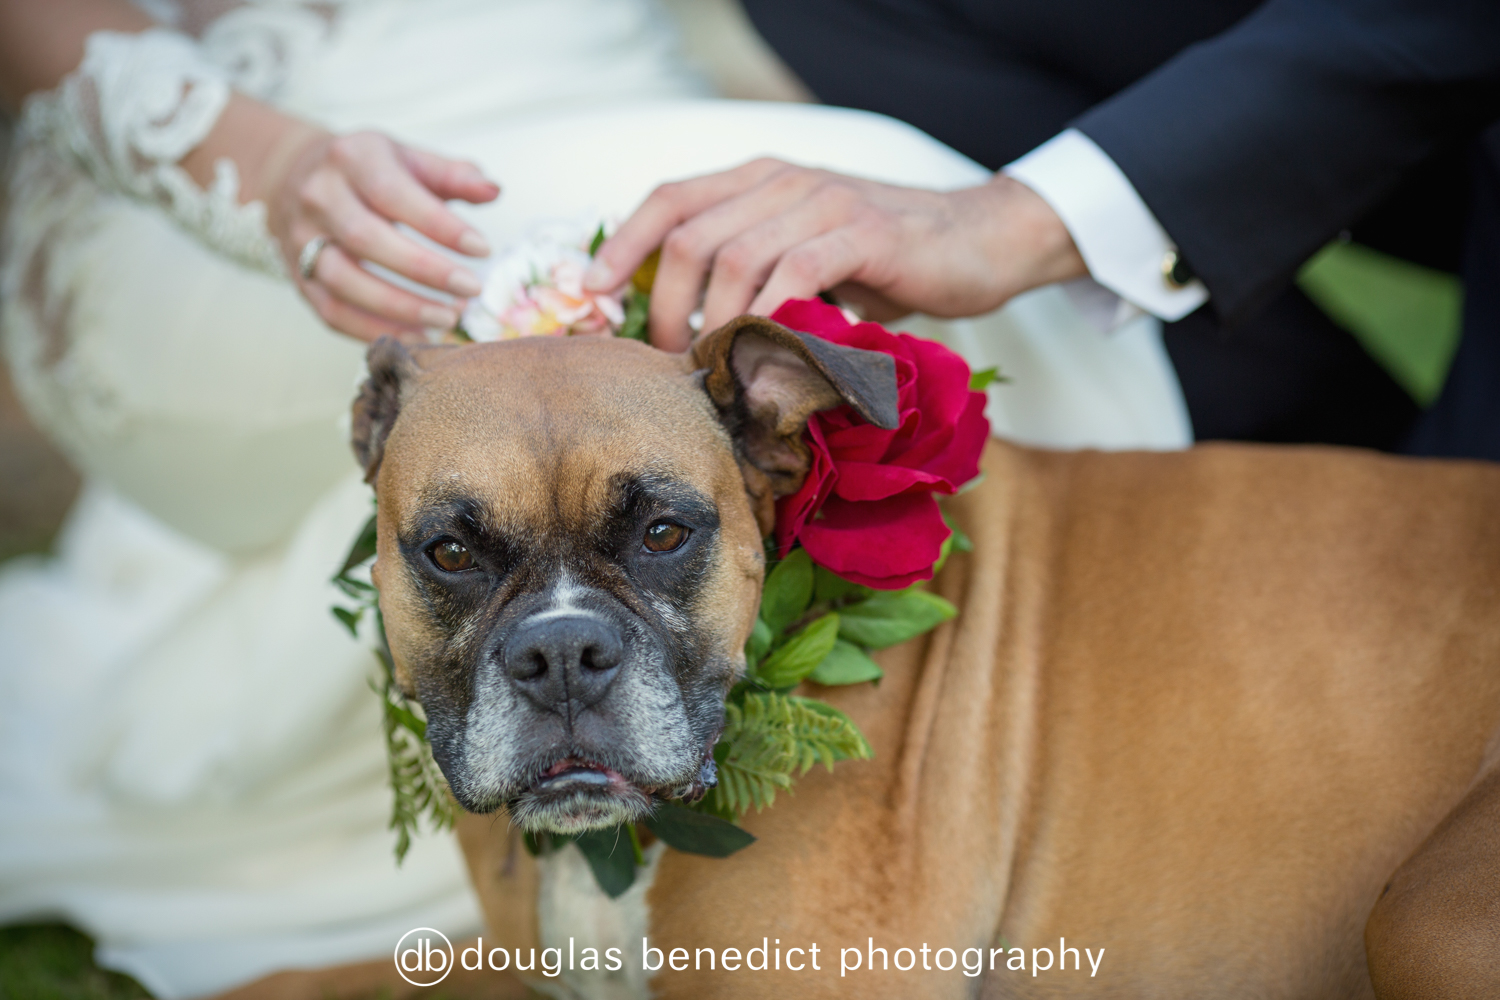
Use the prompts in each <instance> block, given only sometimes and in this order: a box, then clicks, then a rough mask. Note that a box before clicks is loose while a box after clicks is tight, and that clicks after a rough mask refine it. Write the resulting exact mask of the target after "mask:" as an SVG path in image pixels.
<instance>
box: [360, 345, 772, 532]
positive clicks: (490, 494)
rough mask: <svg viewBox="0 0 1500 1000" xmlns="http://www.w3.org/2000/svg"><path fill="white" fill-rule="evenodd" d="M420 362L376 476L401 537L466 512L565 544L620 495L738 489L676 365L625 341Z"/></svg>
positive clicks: (702, 402)
mask: <svg viewBox="0 0 1500 1000" xmlns="http://www.w3.org/2000/svg"><path fill="white" fill-rule="evenodd" d="M487 348H492V349H487ZM421 360H422V364H423V368H422V371H421V373H420V375H418V376H417V377H416V378H414V379H411V380H410V384H409V385H408V386H407V387H406V389H405V391H404V394H403V397H402V400H401V419H400V421H399V422H396V423H395V426H394V427H393V428H392V429H391V431H390V436H389V438H388V439H387V441H386V444H385V449H384V458H383V461H382V463H381V469H380V472H379V494H380V497H381V503H382V505H383V506H386V505H388V509H389V510H390V512H391V513H392V514H394V515H395V517H396V519H397V522H398V523H400V524H402V525H403V526H405V524H406V522H409V520H410V519H412V518H416V517H420V516H421V512H422V511H424V510H428V509H431V508H432V507H433V506H434V505H446V504H451V503H455V502H462V501H465V500H472V501H473V502H475V503H478V504H480V505H482V507H483V508H484V509H485V510H484V513H485V514H486V515H487V516H488V518H489V519H490V520H491V521H492V522H494V523H496V526H497V527H504V528H506V529H508V530H509V531H511V532H517V533H523V532H545V533H547V534H552V533H563V534H577V533H579V532H587V531H588V530H590V528H591V527H592V526H593V525H594V524H595V523H597V521H598V519H599V518H600V517H601V516H603V515H604V514H605V513H606V512H608V511H610V510H612V509H614V508H616V507H617V506H618V505H619V504H620V502H621V499H622V498H621V496H620V491H621V490H622V489H624V488H627V486H628V484H630V483H632V482H641V481H644V482H647V483H652V484H655V485H656V486H657V487H658V488H660V489H666V490H671V489H673V488H674V485H675V487H676V488H678V489H679V490H681V491H683V492H696V493H698V494H701V495H703V496H706V497H714V496H718V495H732V494H734V493H736V492H738V491H740V490H742V489H743V487H742V485H741V479H740V476H739V471H738V468H737V466H736V465H735V462H734V456H733V449H732V446H731V443H730V441H729V438H728V435H727V434H726V433H725V431H724V430H723V427H722V425H721V424H720V423H719V421H718V420H717V419H716V417H715V414H714V411H713V407H712V404H711V403H710V402H709V400H708V398H707V397H706V396H705V394H704V393H703V391H702V389H701V387H700V386H699V385H698V383H697V380H696V379H695V378H694V377H693V376H692V375H691V373H690V371H689V368H688V364H687V362H686V361H685V359H683V358H680V357H674V356H671V355H667V354H663V353H661V352H657V351H652V350H650V349H648V348H645V347H644V346H643V345H640V344H637V343H634V342H631V341H621V340H603V341H600V340H593V339H589V340H584V339H582V338H579V339H572V338H569V339H563V338H555V339H554V338H536V340H534V341H531V342H523V343H511V344H506V345H503V346H502V345H483V346H479V347H470V348H465V349H463V350H462V351H461V352H460V351H454V352H450V353H446V354H443V353H439V354H436V355H427V356H424V357H422V359H421ZM474 513H475V514H478V513H479V511H477V510H476V511H475V512H474Z"/></svg>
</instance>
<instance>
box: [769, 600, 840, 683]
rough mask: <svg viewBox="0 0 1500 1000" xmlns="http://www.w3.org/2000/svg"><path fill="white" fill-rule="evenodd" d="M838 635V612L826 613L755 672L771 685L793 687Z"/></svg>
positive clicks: (813, 665)
mask: <svg viewBox="0 0 1500 1000" xmlns="http://www.w3.org/2000/svg"><path fill="white" fill-rule="evenodd" d="M809 576H811V574H809ZM809 582H810V581H809ZM838 635H839V616H838V615H834V614H828V615H824V616H823V617H821V618H819V619H817V620H816V621H814V622H813V623H812V624H811V625H809V626H807V627H806V628H804V629H803V630H802V631H800V632H798V633H797V634H796V635H794V636H792V638H791V639H790V640H788V641H787V644H786V645H785V646H782V647H781V648H780V649H778V650H776V652H774V653H772V654H771V656H770V658H768V659H767V660H766V661H765V662H764V663H762V664H761V665H760V666H759V667H758V668H757V669H756V671H755V675H756V677H758V678H759V679H760V680H761V682H762V683H764V684H765V685H767V686H768V687H773V688H789V687H794V686H795V685H797V684H799V683H800V682H801V681H802V678H804V677H806V676H807V675H808V674H810V673H812V672H813V670H814V669H816V668H817V666H818V664H820V663H822V662H823V658H824V657H826V656H827V655H828V654H829V652H831V651H832V649H833V644H834V643H835V642H837V641H838Z"/></svg>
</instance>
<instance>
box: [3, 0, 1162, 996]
mask: <svg viewBox="0 0 1500 1000" xmlns="http://www.w3.org/2000/svg"><path fill="white" fill-rule="evenodd" d="M142 5H143V6H147V7H149V9H151V10H152V12H153V13H155V14H156V15H157V16H158V17H159V18H161V19H163V20H164V21H167V22H168V23H176V24H178V25H180V26H181V27H182V29H183V30H184V31H187V32H189V33H191V34H192V35H193V37H196V38H199V39H201V42H200V43H198V44H201V46H202V49H203V51H204V52H206V53H207V58H209V59H211V60H217V62H218V64H219V65H220V66H222V67H224V72H225V73H227V74H229V78H230V79H232V80H233V81H234V82H235V84H236V85H237V86H240V87H242V88H243V89H246V90H248V91H249V92H251V93H254V94H256V95H257V96H261V97H263V98H265V99H267V100H271V101H273V102H274V103H276V104H277V105H278V106H280V107H282V108H283V109H285V110H287V111H289V112H291V113H294V114H297V115H301V116H304V117H306V118H308V119H311V120H314V121H317V122H319V123H322V124H324V125H326V126H328V127H331V128H334V129H340V130H345V129H354V128H360V127H375V128H380V129H384V130H387V131H389V132H392V133H394V134H395V135H397V136H398V137H400V138H402V139H403V140H405V141H408V142H412V143H416V144H420V145H423V146H426V147H429V148H432V149H435V150H438V151H440V152H443V153H447V154H450V155H460V156H467V157H471V158H473V159H474V160H476V161H477V162H479V163H480V164H481V165H482V166H483V167H484V168H485V170H486V171H487V172H488V173H489V174H490V175H491V176H492V177H494V178H496V179H497V180H498V181H499V182H500V183H501V184H502V185H503V186H504V189H505V191H504V194H503V196H502V198H501V199H500V201H499V202H498V203H496V204H494V205H492V206H485V207H480V208H469V207H464V208H462V209H461V211H462V212H463V213H464V214H465V215H466V216H468V217H470V218H471V219H472V220H473V221H474V223H475V224H476V225H477V226H479V227H480V228H481V229H482V230H484V231H485V232H486V234H487V235H488V236H489V238H490V239H491V241H492V243H493V245H495V246H496V247H497V248H502V247H504V246H505V245H506V244H507V243H510V242H513V241H514V240H516V239H518V238H520V237H522V236H524V234H525V233H526V232H528V231H529V230H530V229H531V228H533V227H535V226H536V225H537V224H538V223H539V222H542V221H548V220H556V219H580V218H596V217H601V216H613V217H616V218H622V217H623V216H624V215H625V214H627V213H628V212H629V210H630V209H631V208H632V207H633V206H634V205H635V204H636V203H637V202H638V201H639V200H640V199H641V198H642V197H644V196H645V194H646V193H647V192H648V191H649V190H650V189H651V187H652V186H653V185H655V184H656V183H659V182H660V181H662V180H666V179H670V178H674V177H681V176H687V175H691V174H694V173H699V172H703V171H708V170H713V169H718V168H723V167H727V166H730V165H733V164H735V163H738V162H742V161H743V160H746V159H748V158H750V157H752V156H756V155H762V154H774V155H777V156H781V157H783V158H786V159H789V160H794V161H798V162H802V163H808V164H814V165H821V166H826V167H830V168H833V169H837V170H842V171H845V172H850V173H857V174H861V175H864V176H869V177H874V178H878V179H882V180H888V181H893V182H900V183H906V184H913V185H921V186H926V187H934V188H949V187H957V186H963V185H968V184H973V183H977V182H980V181H982V180H983V179H984V178H985V177H986V176H987V175H986V173H985V172H984V171H983V170H982V169H981V168H979V167H978V166H977V165H975V164H973V163H972V162H970V161H968V160H966V159H965V158H963V157H962V156H959V155H958V154H956V153H954V152H953V151H951V150H949V149H948V148H946V147H944V146H942V145H940V144H939V143H937V142H935V141H933V140H932V139H929V138H927V137H926V136H924V135H922V134H921V133H919V132H917V131H915V130H913V129H911V128H908V127H906V126H904V125H901V124H899V123H896V122H893V121H890V120H887V119H883V118H880V117H878V116H874V115H868V114H862V113H856V112H849V111H840V110H834V109H827V108H819V107H812V106H800V105H785V104H782V105H776V104H753V103H734V102H725V101H714V100H709V99H707V97H708V95H707V92H706V89H705V87H704V85H703V84H702V83H701V82H700V81H699V80H698V78H697V77H695V76H694V75H693V73H692V72H690V71H689V70H688V69H687V68H686V67H685V65H684V64H683V63H682V62H681V61H680V59H679V57H678V55H677V53H676V50H675V49H674V43H673V40H672V39H673V35H672V26H671V24H670V23H669V21H667V20H666V19H665V18H664V15H663V14H662V12H661V11H659V10H657V9H656V8H655V7H654V6H653V5H652V3H651V2H650V0H420V2H419V0H347V2H344V3H334V4H328V3H322V4H317V5H313V4H306V5H302V4H297V3H292V2H287V0H264V2H257V3H248V4H239V5H234V4H225V3H220V2H216V0H185V2H183V3H179V4H174V3H170V2H168V0H157V2H153V3H149V4H147V3H144V2H143V3H142ZM226 8H228V13H224V11H225V10H226ZM210 14H211V15H212V16H211V17H210V16H209V15H210ZM179 97H180V94H178V95H177V96H175V97H173V98H172V99H173V100H177V99H178V98H179ZM25 143H26V140H25V138H24V129H23V139H22V144H21V148H20V149H19V150H18V151H17V153H16V156H17V162H18V163H20V164H21V165H22V166H26V165H28V164H29V167H30V168H31V172H30V173H29V174H26V173H24V171H23V172H22V173H18V175H17V177H18V180H17V181H15V182H13V184H12V189H11V199H12V201H11V204H12V212H11V215H10V217H9V219H8V223H7V231H6V233H5V239H6V256H5V259H4V261H3V265H0V280H3V286H0V289H3V290H0V310H3V312H0V319H3V324H4V327H3V329H4V338H5V349H6V352H7V357H8V360H9V363H10V365H11V369H12V372H13V375H14V377H15V379H16V382H17V386H18V389H19V391H20V393H21V395H22V397H23V399H24V401H25V403H26V405H27V407H28V409H29V410H30V412H31V414H32V415H33V417H34V418H35V420H36V421H37V423H38V424H39V426H41V427H42V428H44V430H46V432H47V433H48V434H49V435H50V436H51V437H52V438H53V439H54V440H55V441H56V442H57V443H58V444H59V445H60V446H61V447H62V448H63V449H64V450H65V451H66V453H67V454H68V455H69V456H70V457H71V459H72V460H73V461H74V463H75V464H76V465H77V467H78V468H79V469H80V470H81V471H82V473H83V475H84V479H85V489H84V492H83V494H82V496H81V497H80V499H79V501H78V503H77V505H76V507H75V509H74V510H73V511H72V512H71V514H70V515H69V517H68V520H67V523H66V525H65V527H64V529H63V531H62V533H61V535H60V537H59V539H58V542H57V548H56V552H55V554H54V555H53V556H52V557H50V558H47V559H30V558H28V559H21V560H16V561H13V562H12V563H10V564H8V565H6V566H5V567H3V568H0V922H6V921H17V920H30V919H41V918H53V917H58V918H62V919H66V920H69V921H71V922H73V923H75V924H77V925H78V926H80V927H81V928H83V929H84V930H86V931H88V932H89V933H90V934H92V935H94V936H95V937H96V939H97V940H98V941H99V945H100V948H99V959H100V961H101V962H103V963H104V964H106V965H110V966H113V967H115V968H120V969H123V970H125V971H128V972H130V973H132V974H134V975H135V976H137V977H138V978H139V979H140V980H141V981H142V982H144V983H145V984H146V985H147V986H148V988H150V989H152V990H153V991H154V992H155V993H157V994H158V995H159V996H162V997H184V996H195V995H200V994H203V993H208V992H213V991H217V990H222V989H225V988H228V987H230V986H233V985H235V984H237V983H240V982H243V981H246V980H249V979H252V978H254V977H257V976H260V975H264V974H266V973H268V972H271V971H274V970H276V969H279V968H286V967H295V966H321V965H328V964H333V963H337V962H347V961H356V960H363V959H368V958H373V957H379V956H382V955H385V954H389V949H391V948H392V947H393V946H394V943H395V942H396V940H397V939H398V938H399V937H400V936H401V935H402V934H403V933H404V932H405V931H407V930H409V929H410V928H412V927H416V926H432V927H437V928H440V929H442V930H444V931H445V932H446V933H447V934H448V935H449V937H450V938H455V939H456V938H458V937H462V936H465V935H469V934H473V933H475V932H477V931H478V930H479V929H480V917H479V913H478V908H477V905H476V903H475V900H474V898H473V896H472V894H471V892H470V890H469V888H468V886H467V882H466V878H465V874H464V870H463V864H462V859H461V857H460V856H459V853H458V851H457V849H456V846H455V844H454V843H453V841H452V839H451V838H450V837H449V836H447V835H440V836H424V837H420V838H418V839H417V841H416V843H415V844H414V846H413V848H412V850H411V853H410V854H409V855H408V857H407V859H406V862H405V865H404V866H403V867H400V868H398V867H397V866H396V864H395V862H394V859H393V856H392V844H393V838H392V834H391V833H390V832H389V831H388V830H387V828H386V822H387V818H388V814H389V807H390V800H389V792H388V789H387V785H386V774H385V759H384V751H383V746H382V741H381V736H380V721H379V706H378V702H377V700H376V698H375V697H374V696H373V695H372V694H371V692H370V690H369V689H368V686H367V684H368V680H369V678H370V677H371V676H372V673H373V670H374V662H373V660H372V658H371V654H370V652H369V650H368V649H367V648H366V647H365V646H363V645H362V644H360V643H358V642H355V641H353V640H351V639H350V637H349V636H348V635H347V634H346V633H345V632H344V630H343V629H342V628H341V627H340V626H339V624H338V623H337V622H336V621H335V620H334V619H333V617H332V616H331V615H330V613H329V607H330V605H332V604H334V603H336V602H337V601H338V595H337V593H336V592H335V591H334V590H333V589H332V588H331V586H329V584H328V578H329V576H330V574H331V573H332V572H333V571H334V570H335V569H336V568H337V566H338V564H339V562H340V560H341V558H342V556H343V554H344V552H345V551H346V549H347V548H348V546H349V543H350V541H351V538H352V536H353V534H354V533H355V532H356V530H357V529H358V528H359V526H360V525H361V523H362V522H363V520H364V518H365V517H366V516H367V515H368V513H369V510H370V497H369V493H368V490H367V489H366V488H365V487H364V486H363V484H362V483H361V482H360V481H359V476H358V474H357V472H356V471H355V468H354V463H353V460H352V458H351V457H350V455H349V452H348V448H347V445H346V441H345V436H346V428H347V419H346V416H345V415H346V413H347V409H348V405H349V402H350V399H351V398H352V395H353V393H354V390H355V387H356V384H357V382H358V380H359V378H360V376H361V370H362V363H363V362H362V347H361V345H359V344H357V343H355V342H354V341H352V340H348V339H345V338H342V337H339V336H336V335H334V334H332V333H330V332H329V331H328V330H327V329H326V328H324V327H323V326H322V325H321V324H320V322H319V321H318V319H317V318H316V316H315V315H314V314H313V313H312V311H311V310H310V309H309V308H308V307H307V306H306V305H305V304H304V303H303V302H302V300H301V299H300V298H299V297H298V295H297V294H296V292H295V290H294V289H293V288H292V286H291V285H290V284H289V283H288V282H286V281H285V280H284V279H282V278H280V277H277V276H274V275H272V274H268V273H263V272H262V271H257V270H255V269H253V268H252V267H249V266H246V263H244V262H249V263H252V264H253V263H255V262H256V261H257V260H259V261H260V262H261V263H262V265H264V264H265V257H264V255H263V254H262V256H261V257H259V258H258V257H257V256H256V255H257V253H261V252H262V251H263V250H264V244H263V243H257V242H256V239H254V238H247V237H246V235H245V234H246V233H247V232H248V233H250V236H251V237H255V236H256V234H255V231H254V226H255V225H256V224H257V220H256V219H255V218H249V217H244V213H243V212H241V214H240V215H239V216H236V215H235V212H236V211H238V210H235V209H234V208H233V203H232V201H226V202H224V203H222V204H220V205H218V206H217V208H214V209H212V210H202V211H200V210H199V209H193V211H197V212H198V214H197V215H196V216H192V218H187V219H186V221H184V219H185V216H184V215H183V210H181V209H180V206H179V208H178V209H174V210H173V211H172V212H169V211H168V209H167V208H164V207H163V206H164V205H166V203H167V200H168V199H167V198H166V196H164V195H163V194H162V190H163V188H162V185H166V186H167V187H170V184H171V183H172V182H171V179H170V177H167V176H166V175H163V178H165V179H163V178H158V179H157V180H156V181H153V182H152V183H155V184H157V187H156V188H152V189H150V190H147V189H144V188H143V189H140V190H132V189H130V188H129V186H128V185H127V184H125V183H124V182H122V183H121V184H120V185H117V186H116V188H115V189H112V190H105V188H107V187H109V183H108V178H107V177H106V178H105V179H104V180H98V179H97V177H96V179H95V180H90V179H89V176H90V175H86V174H85V173H84V172H83V169H82V168H80V167H78V166H76V165H73V164H72V163H71V162H70V161H69V160H68V158H67V157H66V156H63V155H61V154H58V153H56V152H55V151H49V150H48V149H46V148H41V147H38V148H30V149H28V148H27V146H26V144H25ZM27 157H30V159H29V160H28V159H27ZM39 165H40V168H39ZM101 185H102V186H101ZM122 189H123V190H122ZM189 194H191V192H190V193H189ZM188 201H189V202H191V201H192V198H191V197H189V198H188ZM169 207H170V206H169ZM199 208H200V209H201V206H199ZM194 219H196V220H197V221H196V222H194V221H193V220H194ZM174 220H175V221H174ZM185 226H186V228H185ZM246 226H249V227H250V229H248V230H247V229H246V228H245V227H246ZM215 227H217V228H215ZM189 229H194V230H195V232H193V233H190V232H189V231H188V230H189ZM258 238H263V233H262V234H261V236H260V237H258ZM235 240H239V241H240V242H239V243H238V244H236V243H235ZM205 241H206V242H208V243H212V244H213V245H214V246H216V247H218V249H219V250H220V251H224V252H222V253H221V252H216V251H215V250H211V249H208V248H207V247H206V246H205ZM257 247H259V248H260V249H259V250H258V249H257ZM227 254H236V255H237V257H238V262H237V261H236V260H235V259H231V257H230V256H228V255H227ZM913 326H914V328H916V329H918V330H919V332H923V333H926V334H929V335H934V336H941V337H944V338H945V339H947V340H948V341H949V343H951V344H952V345H953V346H955V347H956V348H957V349H959V350H961V351H962V352H963V353H965V354H966V355H967V356H968V357H969V358H970V360H971V362H973V363H975V364H976V365H983V366H988V365H990V364H999V365H1000V366H1001V367H1002V369H1003V370H1004V372H1005V374H1006V375H1008V376H1009V377H1010V379H1011V381H1010V383H1009V384H1006V385H1003V386H1000V387H998V388H996V389H995V390H993V392H992V400H991V408H990V416H991V420H992V421H993V423H994V425H995V429H996V431H997V433H1001V434H1005V435H1009V436H1012V437H1016V438H1019V439H1021V440H1025V441H1029V442H1033V443H1040V444H1051V445H1058V446H1086V445H1093V446H1101V447H1131V446H1141V447H1154V448H1166V447H1178V446H1181V445H1184V444H1185V443H1186V442H1187V441H1188V439H1189V431H1188V426H1187V421H1186V417H1185V411H1184V408H1183V406H1182V402H1181V398H1180V394H1179V392H1178V390H1177V387H1176V383H1175V380H1174V379H1173V377H1172V375H1171V371H1170V368H1169V366H1168V364H1167V361H1166V358H1165V355H1164V353H1163V351H1162V349H1161V346H1160V336H1159V330H1158V329H1157V328H1156V327H1155V325H1154V321H1150V320H1140V321H1137V322H1136V323H1135V324H1134V325H1133V326H1131V327H1129V328H1127V329H1124V330H1121V331H1119V332H1117V333H1115V334H1113V335H1109V336H1105V335H1103V334H1100V333H1098V332H1096V331H1095V330H1093V329H1092V328H1091V327H1089V326H1088V325H1087V324H1086V323H1085V322H1083V320H1082V319H1081V318H1080V316H1079V315H1078V314H1077V313H1076V312H1074V311H1073V310H1072V308H1071V306H1070V305H1069V304H1068V301H1067V299H1066V297H1065V296H1063V295H1062V294H1061V293H1060V292H1058V291H1057V290H1056V289H1047V290H1043V291H1041V292H1038V293H1033V294H1032V295H1029V296H1026V297H1024V298H1023V299H1022V300H1019V301H1018V302H1016V303H1013V304H1012V305H1011V306H1010V307H1008V308H1007V309H1006V310H1003V311H1002V312H1000V313H998V314H996V315H993V316H990V317H986V318H983V319H981V320H975V321H965V322H955V323H934V322H932V321H927V320H920V319H919V320H915V321H913Z"/></svg>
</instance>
